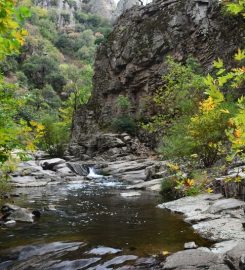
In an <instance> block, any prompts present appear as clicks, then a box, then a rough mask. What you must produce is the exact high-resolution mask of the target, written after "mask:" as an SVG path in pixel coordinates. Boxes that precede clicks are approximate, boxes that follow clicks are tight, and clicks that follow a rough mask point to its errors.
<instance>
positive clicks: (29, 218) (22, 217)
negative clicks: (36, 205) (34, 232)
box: [8, 208, 34, 223]
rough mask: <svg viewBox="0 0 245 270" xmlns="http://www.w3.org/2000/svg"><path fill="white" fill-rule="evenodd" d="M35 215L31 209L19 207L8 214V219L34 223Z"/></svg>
mask: <svg viewBox="0 0 245 270" xmlns="http://www.w3.org/2000/svg"><path fill="white" fill-rule="evenodd" d="M33 217H34V215H33V214H32V212H30V211H29V210H27V209H25V208H18V209H16V210H15V211H14V212H12V213H11V214H10V215H9V216H8V219H9V220H15V221H21V222H30V223H32V222H34V219H33Z"/></svg>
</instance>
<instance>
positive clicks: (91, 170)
mask: <svg viewBox="0 0 245 270" xmlns="http://www.w3.org/2000/svg"><path fill="white" fill-rule="evenodd" d="M87 178H89V179H97V178H103V175H100V174H97V173H96V172H95V170H94V168H91V167H89V174H88V175H87Z"/></svg>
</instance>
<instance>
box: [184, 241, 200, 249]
mask: <svg viewBox="0 0 245 270" xmlns="http://www.w3.org/2000/svg"><path fill="white" fill-rule="evenodd" d="M196 248H198V245H197V244H196V243H195V242H188V243H185V244H184V249H196Z"/></svg>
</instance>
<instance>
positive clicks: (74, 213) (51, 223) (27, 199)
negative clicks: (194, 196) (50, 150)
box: [0, 178, 210, 270]
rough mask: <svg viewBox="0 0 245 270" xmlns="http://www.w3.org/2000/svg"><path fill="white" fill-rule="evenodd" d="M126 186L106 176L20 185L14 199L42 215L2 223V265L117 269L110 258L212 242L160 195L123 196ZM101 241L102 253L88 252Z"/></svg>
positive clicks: (141, 254) (179, 248) (132, 258)
mask: <svg viewBox="0 0 245 270" xmlns="http://www.w3.org/2000/svg"><path fill="white" fill-rule="evenodd" d="M124 188H125V186H124V185H123V184H122V183H120V182H118V181H116V180H112V179H111V178H103V179H94V180H89V181H87V182H82V183H80V182H72V183H69V184H64V185H50V186H48V187H43V188H28V189H24V188H21V189H17V192H18V193H20V194H22V195H21V196H20V197H19V198H17V199H16V200H15V203H16V204H17V205H21V206H23V207H28V208H31V209H38V210H40V211H41V218H40V219H37V220H36V221H35V222H34V223H32V224H26V223H18V224H17V225H16V226H14V227H12V228H4V227H2V228H1V229H0V269H42V270H44V269H65V270H69V269H117V268H108V267H109V266H110V263H109V265H106V262H108V261H111V260H112V259H115V258H116V260H117V262H118V258H119V263H115V264H113V263H112V266H110V267H116V266H118V265H119V266H121V265H123V264H127V263H129V262H130V263H131V262H133V263H134V262H135V260H136V256H137V257H139V258H142V257H149V256H152V255H157V254H162V252H163V251H168V252H175V251H178V250H182V249H183V245H184V243H185V242H189V241H195V242H196V243H197V244H198V245H199V246H209V245H210V243H209V242H208V241H206V240H204V239H202V238H200V237H199V236H198V235H197V234H195V233H194V231H193V230H192V229H191V227H190V226H189V225H188V224H186V223H184V222H183V220H182V218H181V216H179V215H174V214H170V213H169V212H167V211H165V210H161V209H158V208H156V205H157V204H158V203H160V202H161V197H160V196H158V195H156V194H155V193H152V192H143V191H141V196H135V197H123V196H121V193H122V192H125V190H124ZM98 247H103V248H102V250H104V251H102V255H101V254H100V252H101V249H99V251H98V250H97V251H98V252H94V253H93V252H92V253H91V252H90V251H91V250H93V249H94V248H98ZM104 247H110V248H113V249H111V250H110V249H109V250H107V249H105V248H104ZM114 249H115V250H114ZM95 251H96V250H95ZM107 251H108V252H107ZM96 253H97V254H96ZM103 253H105V254H103ZM108 253H115V254H108ZM128 255H129V256H133V257H125V256H128ZM123 256H124V257H123ZM120 257H121V259H122V261H123V260H124V259H125V262H124V261H123V262H122V263H120ZM113 265H114V266H113ZM118 269H119V268H118ZM153 269H154V268H153Z"/></svg>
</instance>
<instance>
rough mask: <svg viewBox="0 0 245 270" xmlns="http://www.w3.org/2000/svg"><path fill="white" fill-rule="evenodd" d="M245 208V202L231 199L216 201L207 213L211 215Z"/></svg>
mask: <svg viewBox="0 0 245 270" xmlns="http://www.w3.org/2000/svg"><path fill="white" fill-rule="evenodd" d="M244 206H245V202H242V201H239V200H236V199H233V198H230V199H223V200H218V201H216V202H215V203H214V204H213V205H212V206H211V207H210V208H209V209H208V210H207V211H208V212H209V213H211V214H215V213H218V212H221V211H223V210H230V209H237V208H241V207H244Z"/></svg>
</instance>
